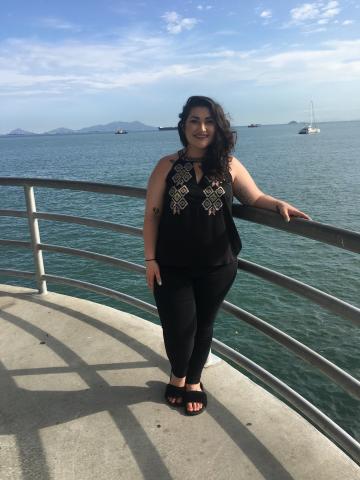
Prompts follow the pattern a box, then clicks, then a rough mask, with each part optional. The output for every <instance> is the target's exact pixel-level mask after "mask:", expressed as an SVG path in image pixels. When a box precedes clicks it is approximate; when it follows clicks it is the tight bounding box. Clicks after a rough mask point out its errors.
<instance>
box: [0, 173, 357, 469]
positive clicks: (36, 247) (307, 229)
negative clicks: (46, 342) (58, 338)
mask: <svg viewBox="0 0 360 480" xmlns="http://www.w3.org/2000/svg"><path fill="white" fill-rule="evenodd" d="M0 185H6V186H22V187H23V188H24V192H25V200H26V207H27V210H26V211H19V210H0V216H9V217H18V218H19V217H20V218H27V219H28V223H29V230H30V238H31V241H30V242H25V241H19V240H8V239H0V245H3V246H11V247H16V248H25V249H31V250H32V252H33V257H34V266H35V271H34V272H29V271H20V270H16V269H0V275H5V276H9V277H20V278H26V279H31V280H35V281H36V285H37V289H38V292H39V293H40V294H45V293H46V292H47V283H48V282H49V283H59V284H63V285H69V286H72V287H75V288H81V289H85V290H88V291H91V292H95V293H97V294H101V295H105V296H107V297H110V298H113V299H116V300H119V301H121V302H125V303H127V304H130V305H133V306H136V307H137V308H140V309H142V310H144V311H147V312H149V313H151V314H153V315H157V310H156V307H154V306H153V305H151V304H149V303H147V302H144V301H142V300H140V299H137V298H135V297H132V296H129V295H126V294H124V293H122V292H119V291H116V290H112V289H109V288H105V287H102V286H100V285H95V284H92V283H88V282H84V281H80V280H76V279H73V278H65V277H60V276H57V275H48V274H46V272H45V269H44V263H43V258H42V252H44V251H47V252H57V253H62V254H67V255H74V256H78V257H82V258H87V259H91V260H95V261H99V262H103V263H107V264H110V265H112V266H114V267H116V268H121V269H127V270H131V271H135V272H138V273H140V274H144V273H145V268H144V267H143V266H141V265H137V264H134V263H131V262H128V261H126V260H122V259H118V258H115V257H112V256H107V255H102V254H99V253H94V252H90V251H86V250H80V249H73V248H68V247H63V246H61V245H50V244H45V243H41V239H40V230H39V220H47V221H55V222H63V223H75V224H80V225H86V226H88V227H92V228H102V229H107V230H113V231H116V232H119V233H125V234H129V235H135V236H141V235H142V231H141V229H138V228H135V227H130V226H127V225H120V224H116V223H113V222H108V221H103V220H98V219H93V218H84V217H77V216H70V215H63V214H61V213H60V214H59V213H44V212H37V211H36V203H35V194H34V187H43V188H54V189H67V190H69V189H70V190H78V191H88V192H95V193H101V194H113V195H121V196H128V197H137V198H142V199H144V198H145V196H146V191H145V190H144V189H141V188H135V187H127V186H118V185H110V184H102V183H91V182H80V181H68V180H52V179H35V178H12V177H0ZM233 214H234V216H235V217H238V218H241V219H245V220H248V221H251V222H255V223H259V224H262V225H267V226H269V227H271V228H276V229H280V230H285V231H287V232H289V233H293V234H297V235H300V236H303V237H308V238H312V239H314V240H317V241H320V242H323V243H327V244H330V245H334V246H336V247H339V248H342V249H345V250H348V251H352V252H355V253H360V234H359V233H356V232H352V231H349V230H344V229H339V228H336V227H333V226H330V225H324V224H321V223H318V222H313V221H307V220H302V219H293V220H292V221H291V222H290V223H289V224H286V225H285V223H284V222H283V221H282V220H281V219H280V217H279V215H278V214H276V213H272V212H269V211H265V210H262V209H258V208H252V207H245V206H241V205H234V206H233ZM238 268H239V269H241V270H245V271H247V272H249V273H251V274H253V275H256V276H258V277H260V278H262V279H264V280H267V281H270V282H272V283H274V284H276V285H280V286H281V287H284V288H286V289H287V290H289V291H292V292H293V293H297V294H299V295H301V296H303V297H305V298H307V299H309V300H311V301H312V302H314V303H316V304H318V305H319V306H321V307H323V308H326V309H327V310H329V311H331V312H334V313H336V314H337V315H340V316H342V317H343V318H345V319H347V320H349V321H351V322H352V323H353V324H354V325H356V326H357V327H358V326H359V325H360V310H359V309H358V308H357V307H355V306H353V305H351V304H349V303H347V302H344V301H342V300H340V299H338V298H336V297H334V296H331V295H329V294H327V293H325V292H322V291H320V290H318V289H316V288H314V287H311V286H309V285H306V284H304V283H302V282H299V281H297V280H295V279H292V278H290V277H288V276H285V275H282V274H280V273H278V272H275V271H273V270H270V269H267V268H264V267H262V266H260V265H256V264H254V263H252V262H248V261H245V260H240V259H239V260H238ZM222 308H223V309H224V310H225V311H226V312H228V313H231V314H232V315H234V316H235V317H236V318H238V319H239V320H242V321H244V322H246V323H248V324H249V325H251V326H253V327H254V328H256V329H257V330H258V331H260V332H261V333H263V334H265V335H267V336H268V337H270V338H271V339H273V340H274V341H276V342H278V343H279V344H281V345H283V346H284V347H285V348H287V349H288V350H290V351H291V352H293V353H294V354H295V355H297V356H298V357H300V358H301V359H302V360H304V361H305V362H308V363H310V364H311V365H313V366H314V367H315V368H316V369H318V370H319V371H321V372H322V373H324V374H325V375H326V376H327V377H329V378H330V379H331V380H332V381H333V382H335V383H336V384H337V385H339V386H340V387H342V388H343V389H344V390H345V391H347V392H348V393H349V394H350V395H351V396H353V397H354V398H356V399H360V382H359V381H358V380H357V379H356V378H354V377H352V376H351V375H349V374H348V373H347V372H345V371H344V370H342V369H341V368H339V367H338V366H336V365H335V364H333V363H332V362H330V361H328V360H327V359H326V358H324V357H322V356H321V355H319V354H318V353H316V352H315V351H313V350H311V349H310V348H308V347H307V346H306V345H304V344H302V343H300V342H298V341H297V340H295V339H294V338H292V337H291V336H289V335H287V334H286V333H284V332H282V331H281V330H279V329H277V328H275V327H273V326H272V325H270V324H269V323H267V322H265V321H264V320H262V319H260V318H258V317H256V316H254V315H252V314H251V313H249V312H246V311H245V310H243V309H241V308H239V307H237V306H235V305H232V304H230V303H229V302H226V301H225V302H224V303H223V306H222ZM212 347H213V349H214V350H215V351H217V352H218V353H219V354H221V355H223V356H224V357H225V358H227V359H229V360H231V361H232V362H234V363H235V364H236V365H238V366H240V367H241V368H244V369H245V370H247V371H248V372H249V373H251V374H253V375H254V376H256V377H257V378H258V379H260V380H261V381H262V382H263V383H264V384H266V385H267V386H269V387H270V388H271V389H272V390H274V391H275V392H277V393H278V394H279V395H280V396H281V397H283V398H284V399H285V400H286V401H287V402H288V403H289V404H290V405H291V406H292V407H294V408H295V409H297V410H298V411H300V412H301V413H302V414H303V415H304V416H305V417H306V418H308V419H309V420H310V421H311V422H312V423H313V424H315V425H316V426H317V427H318V428H319V429H320V430H322V431H323V432H324V433H325V434H326V435H327V436H328V437H329V438H330V439H331V440H332V441H334V442H335V443H337V444H338V445H339V446H340V447H341V448H342V449H343V450H344V451H345V452H346V453H347V454H348V455H349V456H350V457H352V458H353V459H354V460H355V461H357V462H358V463H360V445H359V443H358V442H357V441H356V440H355V439H354V438H353V437H351V436H350V435H349V434H348V433H347V432H345V431H344V430H343V429H342V428H341V427H340V426H338V425H337V424H336V423H335V422H333V421H332V420H331V419H330V418H329V417H327V416H326V415H325V414H324V413H322V412H321V411H320V410H319V409H318V408H316V407H315V406H314V405H313V404H311V403H310V402H308V401H307V400H306V399H305V398H303V397H302V396H301V395H299V394H298V393H296V392H295V391H294V390H292V389H291V388H290V387H289V386H287V385H286V384H285V383H284V382H282V381H281V380H279V379H278V378H276V377H275V376H274V375H272V374H270V373H269V372H268V371H266V370H265V369H263V368H262V367H261V366H259V365H257V364H256V363H254V362H252V361H251V360H250V359H248V358H246V357H245V356H243V355H241V354H240V353H238V352H236V351H235V350H233V349H232V348H230V347H229V346H227V345H225V344H223V343H221V342H219V341H218V340H216V339H214V340H213V344H212Z"/></svg>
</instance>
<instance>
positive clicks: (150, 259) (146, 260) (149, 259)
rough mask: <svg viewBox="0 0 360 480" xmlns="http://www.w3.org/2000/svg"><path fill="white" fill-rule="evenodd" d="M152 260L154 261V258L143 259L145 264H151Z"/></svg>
mask: <svg viewBox="0 0 360 480" xmlns="http://www.w3.org/2000/svg"><path fill="white" fill-rule="evenodd" d="M153 260H156V258H145V262H152V261H153Z"/></svg>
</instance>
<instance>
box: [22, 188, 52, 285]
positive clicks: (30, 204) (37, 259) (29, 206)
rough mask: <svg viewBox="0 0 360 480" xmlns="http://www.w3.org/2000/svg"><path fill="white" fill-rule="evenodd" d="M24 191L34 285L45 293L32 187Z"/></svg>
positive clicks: (43, 271) (43, 269) (42, 262)
mask: <svg viewBox="0 0 360 480" xmlns="http://www.w3.org/2000/svg"><path fill="white" fill-rule="evenodd" d="M24 190H25V199H26V210H27V214H28V221H29V229H30V236H31V245H32V250H33V256H34V265H35V274H36V284H37V288H38V290H39V293H43V294H45V293H47V286H46V281H45V280H44V279H43V278H44V275H45V268H44V261H43V255H42V251H41V250H40V249H39V244H40V231H39V223H38V220H37V218H34V213H35V212H36V204H35V195H34V187H29V186H26V185H25V187H24Z"/></svg>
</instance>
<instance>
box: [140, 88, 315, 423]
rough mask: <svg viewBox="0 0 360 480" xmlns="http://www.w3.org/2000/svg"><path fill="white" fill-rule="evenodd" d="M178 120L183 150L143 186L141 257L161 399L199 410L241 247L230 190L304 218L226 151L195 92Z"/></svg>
mask: <svg viewBox="0 0 360 480" xmlns="http://www.w3.org/2000/svg"><path fill="white" fill-rule="evenodd" d="M179 117H180V121H179V123H178V131H179V135H180V140H181V142H182V144H183V146H184V148H183V149H182V150H180V151H179V152H177V153H173V154H171V155H167V156H166V157H164V158H162V159H161V160H160V161H159V162H158V164H157V165H156V167H155V169H154V171H153V172H152V174H151V176H150V179H149V183H148V189H147V198H146V208H145V218H144V245H145V262H146V277H147V283H148V286H149V288H150V289H151V290H152V291H153V293H154V296H155V301H156V304H157V307H158V311H159V316H160V321H161V324H162V327H163V336H164V343H165V349H166V353H167V356H168V358H169V361H170V365H171V374H170V381H169V384H168V385H167V387H166V391H165V398H166V400H167V402H168V403H169V404H170V405H172V406H182V405H184V406H185V412H186V414H188V415H198V414H199V413H201V412H202V411H204V409H205V408H206V404H207V397H206V393H205V391H204V388H203V385H202V383H201V382H200V378H201V373H202V370H203V367H204V364H205V362H206V359H207V357H208V354H209V351H210V345H211V341H212V334H213V323H214V320H215V316H216V313H217V311H218V309H219V307H220V305H221V303H222V301H223V299H224V298H225V296H226V294H227V292H228V291H229V289H230V287H231V285H232V283H233V281H234V279H235V276H236V272H237V255H238V253H239V251H240V249H241V241H240V238H239V235H238V233H237V229H236V227H235V224H234V221H233V219H232V215H231V206H232V199H233V195H235V196H236V197H237V198H238V199H239V200H240V202H241V203H242V204H245V205H251V206H253V207H259V208H265V209H268V210H273V211H277V212H278V213H279V214H280V215H282V217H283V218H284V220H285V221H287V222H289V221H290V217H291V216H296V217H302V218H306V219H308V218H309V217H308V216H307V215H306V214H305V213H303V212H301V211H299V210H298V209H296V208H294V207H293V206H291V205H290V204H288V203H286V202H284V201H282V200H278V199H276V198H273V197H270V196H268V195H265V194H264V193H263V192H262V191H261V190H260V189H259V188H258V187H257V185H256V184H255V182H254V180H253V179H252V178H251V176H250V174H249V173H248V171H247V170H246V168H245V167H244V166H243V165H242V164H241V163H240V162H239V160H237V159H236V158H235V157H233V156H232V155H231V152H232V150H233V148H234V137H233V134H232V132H231V129H230V123H229V121H228V120H227V118H226V116H225V114H224V111H223V109H222V108H221V106H220V105H219V104H217V103H216V102H214V101H213V100H212V99H210V98H208V97H202V96H193V97H190V98H189V99H188V101H187V102H186V104H185V105H184V108H183V111H182V113H181V114H180V115H179Z"/></svg>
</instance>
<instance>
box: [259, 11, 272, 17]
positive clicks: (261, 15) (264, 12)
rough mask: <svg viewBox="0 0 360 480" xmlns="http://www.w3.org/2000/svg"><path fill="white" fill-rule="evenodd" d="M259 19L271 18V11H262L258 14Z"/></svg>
mask: <svg viewBox="0 0 360 480" xmlns="http://www.w3.org/2000/svg"><path fill="white" fill-rule="evenodd" d="M260 17H261V18H271V17H272V12H271V10H264V11H262V12H261V13H260Z"/></svg>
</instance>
